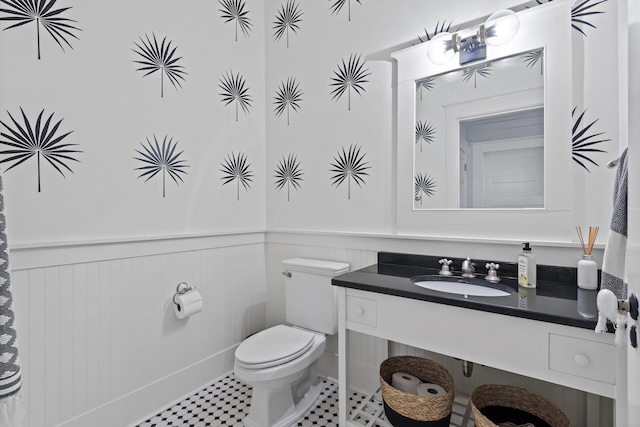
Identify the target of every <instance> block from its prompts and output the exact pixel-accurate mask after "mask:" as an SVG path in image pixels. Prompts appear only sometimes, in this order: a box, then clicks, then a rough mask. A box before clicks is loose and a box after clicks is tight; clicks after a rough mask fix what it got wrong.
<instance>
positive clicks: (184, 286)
mask: <svg viewBox="0 0 640 427" xmlns="http://www.w3.org/2000/svg"><path fill="white" fill-rule="evenodd" d="M195 288H196V287H195V286H191V285H189V284H188V283H187V282H180V283H178V286H177V287H176V293H175V294H173V303H174V304H176V305H178V303H177V302H176V297H177V296H178V295H183V294H186V293H187V292H189V291H192V290H194V289H195Z"/></svg>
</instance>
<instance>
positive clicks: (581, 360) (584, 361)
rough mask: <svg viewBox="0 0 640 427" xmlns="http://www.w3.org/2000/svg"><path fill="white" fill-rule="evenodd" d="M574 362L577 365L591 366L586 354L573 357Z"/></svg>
mask: <svg viewBox="0 0 640 427" xmlns="http://www.w3.org/2000/svg"><path fill="white" fill-rule="evenodd" d="M573 361H574V362H576V365H580V366H587V365H588V364H589V358H588V357H587V356H585V355H584V354H576V355H575V356H574V357H573Z"/></svg>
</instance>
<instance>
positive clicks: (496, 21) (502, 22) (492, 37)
mask: <svg viewBox="0 0 640 427" xmlns="http://www.w3.org/2000/svg"><path fill="white" fill-rule="evenodd" d="M519 28H520V18H518V14H516V13H515V12H514V11H513V10H511V9H503V10H499V11H497V12H494V13H493V14H492V15H491V16H489V17H488V18H487V21H486V22H485V35H486V40H487V44H488V45H490V46H502V45H503V44H505V43H508V42H510V41H511V40H512V39H513V38H514V37H515V36H516V34H517V33H518V29H519Z"/></svg>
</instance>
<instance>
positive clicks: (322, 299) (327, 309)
mask: <svg viewBox="0 0 640 427" xmlns="http://www.w3.org/2000/svg"><path fill="white" fill-rule="evenodd" d="M282 268H283V274H284V275H285V279H284V280H285V295H286V303H285V307H286V310H287V322H289V323H291V324H292V325H295V326H300V327H302V328H305V329H310V330H312V331H316V332H322V333H325V334H329V335H334V334H336V333H337V332H338V291H337V289H336V287H335V286H333V285H331V278H332V277H335V276H337V275H339V274H342V273H346V272H348V271H349V264H347V263H344V262H335V261H325V260H318V259H309V258H291V259H285V260H284V261H282Z"/></svg>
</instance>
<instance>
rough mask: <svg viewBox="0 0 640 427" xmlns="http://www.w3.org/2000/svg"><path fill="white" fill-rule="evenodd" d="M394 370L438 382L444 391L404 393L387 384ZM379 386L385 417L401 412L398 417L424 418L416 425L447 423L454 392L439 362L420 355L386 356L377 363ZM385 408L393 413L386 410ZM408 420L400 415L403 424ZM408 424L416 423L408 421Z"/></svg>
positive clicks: (390, 419)
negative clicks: (436, 393)
mask: <svg viewBox="0 0 640 427" xmlns="http://www.w3.org/2000/svg"><path fill="white" fill-rule="evenodd" d="M396 372H405V373H407V374H411V375H413V376H415V377H418V378H419V379H420V380H421V381H422V382H430V383H434V384H438V385H439V386H441V387H442V388H444V389H445V390H446V392H447V393H446V394H444V395H442V396H434V397H430V396H418V395H415V394H409V393H404V392H402V391H400V390H398V389H396V388H394V387H392V386H391V379H392V376H393V374H394V373H396ZM380 389H381V391H382V399H383V401H384V404H385V412H387V418H388V419H389V421H391V422H392V423H393V418H394V417H395V415H396V414H399V415H400V416H401V417H399V418H402V417H405V418H407V419H409V420H416V421H424V422H425V423H423V424H420V425H440V424H438V422H440V421H442V422H443V423H442V425H446V426H448V425H449V420H450V418H451V407H452V405H453V394H454V384H453V377H452V376H451V374H450V373H449V371H447V370H446V369H445V368H444V366H442V365H440V364H439V363H437V362H434V361H432V360H429V359H425V358H423V357H414V356H396V357H390V358H389V359H387V360H385V361H384V362H382V364H380ZM387 408H389V409H391V410H392V411H393V412H395V414H394V413H391V414H390V413H388V411H386V409H387ZM395 418H398V417H395ZM430 422H436V423H430ZM408 424H409V423H406V420H404V419H403V425H408ZM398 425H400V424H398ZM412 425H418V424H417V423H412Z"/></svg>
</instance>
